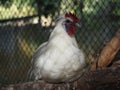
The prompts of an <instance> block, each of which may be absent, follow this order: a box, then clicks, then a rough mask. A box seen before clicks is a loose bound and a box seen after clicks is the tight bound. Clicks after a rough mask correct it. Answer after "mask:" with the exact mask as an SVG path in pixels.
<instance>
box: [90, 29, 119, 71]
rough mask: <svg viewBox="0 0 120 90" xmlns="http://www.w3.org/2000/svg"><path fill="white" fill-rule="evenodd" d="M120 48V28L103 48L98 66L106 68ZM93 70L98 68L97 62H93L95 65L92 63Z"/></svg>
mask: <svg viewBox="0 0 120 90" xmlns="http://www.w3.org/2000/svg"><path fill="white" fill-rule="evenodd" d="M119 50H120V29H119V30H118V31H117V32H116V34H115V36H114V37H113V38H112V39H111V40H110V41H109V42H108V43H107V44H106V46H105V47H104V48H103V50H102V52H101V54H100V56H99V57H98V59H97V60H98V63H97V64H98V68H105V67H106V66H108V65H109V64H110V63H111V61H112V60H113V59H114V57H115V55H116V53H117V52H118V51H119ZM91 70H96V63H93V65H91Z"/></svg>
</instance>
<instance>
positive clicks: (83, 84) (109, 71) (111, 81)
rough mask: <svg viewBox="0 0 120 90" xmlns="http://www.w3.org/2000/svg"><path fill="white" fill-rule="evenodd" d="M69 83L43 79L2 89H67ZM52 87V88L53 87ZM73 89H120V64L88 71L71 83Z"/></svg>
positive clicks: (2, 89)
mask: <svg viewBox="0 0 120 90" xmlns="http://www.w3.org/2000/svg"><path fill="white" fill-rule="evenodd" d="M67 86H68V84H65V83H61V84H49V83H46V82H44V81H42V80H40V81H33V82H26V83H19V84H13V85H8V86H6V87H1V88H0V90H66V89H68V88H67ZM51 88H52V89H51ZM70 88H71V89H72V90H107V89H108V90H120V66H119V67H110V68H106V69H101V70H96V71H92V72H88V73H86V74H85V75H84V76H83V77H82V78H81V79H79V80H77V81H75V82H73V83H70Z"/></svg>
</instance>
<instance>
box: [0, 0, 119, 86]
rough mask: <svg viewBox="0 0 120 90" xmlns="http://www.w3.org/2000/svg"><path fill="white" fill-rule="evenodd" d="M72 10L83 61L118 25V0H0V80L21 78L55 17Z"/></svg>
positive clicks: (95, 52) (90, 58) (91, 57)
mask: <svg viewBox="0 0 120 90" xmlns="http://www.w3.org/2000/svg"><path fill="white" fill-rule="evenodd" d="M65 11H71V12H75V13H76V14H77V16H78V17H79V18H80V21H81V28H77V32H76V34H75V37H76V38H77V41H78V44H79V47H80V48H81V49H82V50H83V51H84V53H85V56H86V61H87V62H89V61H93V60H94V58H96V57H97V56H99V54H100V51H101V50H102V48H103V47H104V45H105V42H107V41H108V40H110V38H111V37H112V36H113V35H114V33H115V32H116V31H117V29H118V28H119V27H120V1H119V0H56V1H55V0H6V1H5V0H0V83H1V84H3V85H6V84H12V83H13V84H14V83H19V82H25V81H26V80H27V73H28V70H29V68H30V63H31V57H32V55H33V53H34V51H35V49H36V48H37V47H38V46H39V45H40V44H41V43H43V42H44V41H47V40H48V38H49V35H50V32H51V31H52V29H53V28H54V25H55V18H56V17H57V16H58V15H59V14H62V13H64V12H65Z"/></svg>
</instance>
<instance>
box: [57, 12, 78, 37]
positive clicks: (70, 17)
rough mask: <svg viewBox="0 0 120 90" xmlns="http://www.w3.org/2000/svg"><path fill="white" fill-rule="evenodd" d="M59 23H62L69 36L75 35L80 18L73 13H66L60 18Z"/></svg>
mask: <svg viewBox="0 0 120 90" xmlns="http://www.w3.org/2000/svg"><path fill="white" fill-rule="evenodd" d="M58 21H62V26H63V28H64V30H65V31H66V32H67V33H68V35H69V36H72V35H74V33H75V31H76V25H79V24H78V23H79V19H78V17H77V16H76V15H75V14H74V13H71V12H66V13H65V14H64V15H61V16H60V17H59V18H58Z"/></svg>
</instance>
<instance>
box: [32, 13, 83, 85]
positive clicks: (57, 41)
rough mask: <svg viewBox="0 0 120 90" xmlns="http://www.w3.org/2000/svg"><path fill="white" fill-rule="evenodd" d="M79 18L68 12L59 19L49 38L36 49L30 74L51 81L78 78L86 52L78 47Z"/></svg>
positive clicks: (69, 80) (56, 81) (68, 80)
mask: <svg viewBox="0 0 120 90" xmlns="http://www.w3.org/2000/svg"><path fill="white" fill-rule="evenodd" d="M78 22H79V19H78V18H77V16H76V15H75V14H72V13H70V12H67V13H65V14H63V15H61V16H59V18H58V19H57V24H56V26H55V28H54V30H53V31H52V32H51V35H50V37H49V40H48V41H47V42H45V43H43V44H42V45H40V46H39V48H38V49H37V50H36V52H35V54H34V55H33V58H32V67H31V70H30V71H31V74H30V76H31V77H32V78H33V79H35V80H38V79H43V80H44V81H47V82H51V83H59V82H72V81H74V80H76V79H78V78H79V77H80V76H81V75H82V73H83V69H84V66H85V60H84V54H83V52H82V51H81V50H80V49H79V48H78V45H77V42H76V39H75V38H74V33H75V31H76V28H75V24H77V23H78Z"/></svg>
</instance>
